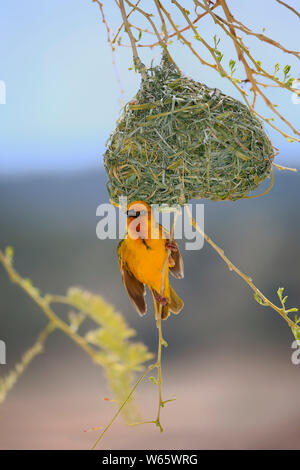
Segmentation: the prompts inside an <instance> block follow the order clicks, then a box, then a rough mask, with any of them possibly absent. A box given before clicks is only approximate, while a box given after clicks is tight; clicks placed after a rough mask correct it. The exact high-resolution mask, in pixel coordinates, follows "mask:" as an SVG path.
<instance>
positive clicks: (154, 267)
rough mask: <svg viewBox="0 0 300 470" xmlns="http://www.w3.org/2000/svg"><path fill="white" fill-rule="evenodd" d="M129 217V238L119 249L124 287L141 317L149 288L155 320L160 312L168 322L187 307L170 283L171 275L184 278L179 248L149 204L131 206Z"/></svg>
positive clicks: (129, 206)
mask: <svg viewBox="0 0 300 470" xmlns="http://www.w3.org/2000/svg"><path fill="white" fill-rule="evenodd" d="M126 215H127V223H126V228H127V229H126V235H125V238H124V239H123V240H121V242H120V243H119V245H118V250H117V251H118V259H119V266H120V271H121V274H122V281H123V284H124V286H125V289H126V291H127V294H128V296H129V299H130V301H131V302H132V304H133V306H134V307H135V309H136V310H137V312H138V313H139V314H140V315H141V316H143V315H145V313H146V311H147V305H146V301H145V294H146V289H145V286H147V287H148V288H149V290H150V291H151V293H152V296H153V302H154V309H155V315H156V318H158V316H159V312H160V315H161V319H163V320H166V319H167V318H168V317H169V315H170V312H172V313H174V314H178V313H179V312H180V311H181V310H182V308H183V305H184V303H183V301H182V299H181V298H180V297H179V296H178V295H177V294H176V292H175V291H174V289H173V288H172V286H171V285H170V283H169V272H170V273H171V274H172V275H173V276H174V277H175V278H177V279H182V278H183V277H184V265H183V260H182V256H181V253H180V251H179V247H178V245H177V242H176V240H174V239H173V237H171V236H170V233H169V232H168V231H167V230H166V229H165V228H164V227H163V226H162V225H160V224H158V223H157V222H156V219H155V215H154V213H153V211H152V209H151V207H150V206H149V205H148V204H147V203H146V202H144V201H134V202H132V203H130V204H129V205H128V207H127V212H126ZM168 253H169V254H168ZM167 255H168V259H167ZM166 260H167V261H166ZM163 272H164V282H163V293H162V294H161V290H162V274H163Z"/></svg>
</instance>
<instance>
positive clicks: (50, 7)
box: [0, 0, 300, 174]
mask: <svg viewBox="0 0 300 470" xmlns="http://www.w3.org/2000/svg"><path fill="white" fill-rule="evenodd" d="M149 2H150V0H142V3H141V4H143V3H144V5H147V4H148V5H149ZM190 3H191V2H190V1H189V0H187V1H186V2H185V5H186V6H187V7H188V6H189V4H190ZM289 3H290V4H291V5H293V6H295V7H296V6H297V3H298V0H290V1H289ZM165 4H166V5H167V4H169V9H170V10H171V9H172V8H174V7H172V5H171V2H170V0H165ZM103 5H104V9H105V12H106V16H107V19H108V21H109V24H110V25H111V27H112V29H113V30H116V29H117V28H118V26H119V25H120V17H119V12H118V10H117V9H116V8H115V3H114V2H113V0H103ZM230 5H231V8H232V11H233V12H234V14H235V16H236V17H237V18H240V19H241V21H243V22H245V23H246V24H247V25H248V26H249V27H251V28H253V29H254V30H255V31H262V29H263V28H264V27H265V28H266V34H268V35H269V36H271V37H274V38H276V40H278V41H280V42H282V43H283V44H285V45H286V47H289V48H291V49H296V50H297V46H298V45H299V42H300V41H299V31H300V28H299V20H298V19H297V17H296V16H295V15H293V14H292V13H290V12H289V11H288V10H286V9H285V8H283V7H282V6H280V5H278V4H276V2H275V0H264V1H263V2H261V0H251V1H250V0H230ZM178 20H179V17H178ZM216 32H217V31H216V29H215V26H214V25H213V24H212V22H211V21H209V20H206V21H203V22H202V23H201V34H203V36H205V38H206V39H207V40H208V42H210V43H211V44H212V42H213V36H214V34H216ZM218 34H219V33H218ZM122 36H124V37H123V42H125V41H127V38H126V37H125V34H123V35H122ZM219 36H220V37H221V39H222V40H221V46H222V47H221V48H222V51H223V52H224V59H223V60H224V64H226V63H227V64H228V61H229V60H230V58H234V50H232V47H231V44H230V43H229V42H228V41H227V39H226V38H223V37H222V35H221V34H219ZM246 44H247V45H249V46H255V51H256V57H257V59H259V60H261V61H262V63H263V64H265V65H266V67H267V68H268V70H272V71H273V68H274V64H275V63H276V62H279V63H280V65H281V66H282V67H284V66H285V65H286V64H291V65H292V73H293V76H295V77H298V76H299V75H300V71H299V65H298V61H297V59H296V58H294V57H291V56H289V57H284V55H283V54H281V53H280V52H279V51H278V50H277V49H275V48H273V47H268V46H267V47H266V46H261V44H259V42H257V41H256V40H255V39H252V38H249V39H248V38H247V41H246ZM197 47H199V48H200V49H199V51H200V52H201V53H203V55H204V56H205V52H204V51H202V50H201V45H200V44H197ZM298 49H299V48H298ZM172 53H173V57H174V58H175V60H176V61H177V63H178V65H179V66H180V68H181V69H182V70H183V71H184V73H185V74H186V75H188V76H191V77H192V78H194V79H195V80H198V81H202V82H204V83H206V84H207V85H208V86H211V87H216V88H220V89H221V90H222V91H224V92H225V93H228V94H230V95H232V96H234V97H236V98H239V96H238V95H237V93H236V90H235V89H234V88H233V86H232V85H231V84H230V83H229V82H228V81H227V80H225V79H222V78H221V77H220V76H219V75H218V74H217V73H215V72H214V71H210V70H208V69H207V68H205V67H203V66H201V64H200V63H199V62H197V61H196V60H195V58H194V57H193V56H192V55H191V54H190V53H189V52H188V51H187V50H186V49H185V48H184V47H183V46H181V45H180V44H177V43H176V41H175V42H174V44H173V45H172ZM159 57H160V50H159V49H158V48H156V49H153V50H151V51H150V50H146V49H143V53H142V60H143V61H144V63H145V64H147V65H150V63H151V60H154V61H155V62H157V61H158V60H159ZM116 63H117V69H118V73H119V75H120V77H121V82H122V86H123V88H124V90H125V93H124V99H125V101H128V100H130V99H131V98H132V97H133V96H134V94H135V93H136V91H137V89H138V86H139V75H138V74H136V73H135V72H134V71H132V70H131V71H130V70H128V69H129V68H130V67H131V66H132V58H131V53H130V49H129V48H119V49H118V51H117V53H116ZM1 81H2V82H1ZM1 83H5V86H6V104H0V142H1V143H0V174H1V173H2V174H15V173H24V172H29V173H31V172H41V171H61V170H66V171H72V170H74V169H76V170H77V169H84V168H96V167H97V166H99V165H100V166H101V165H102V163H101V161H102V154H103V152H104V149H105V142H106V140H107V138H108V137H109V134H110V133H111V132H112V131H113V129H114V126H115V123H116V120H117V118H118V116H119V115H120V110H121V93H120V87H119V84H118V82H117V80H116V74H115V70H114V67H113V65H112V58H111V50H110V48H109V46H108V44H107V41H106V30H105V27H104V25H103V23H102V21H101V16H100V12H99V8H98V6H97V5H96V4H95V3H93V2H92V1H91V0H51V2H45V1H42V2H39V1H37V0H26V2H24V0H15V1H14V2H12V1H10V0H2V1H1V4H0V84H1ZM272 96H273V97H274V102H275V103H276V104H278V105H279V107H280V109H281V111H282V113H283V114H285V115H287V117H288V118H289V119H290V120H291V121H293V123H294V124H295V126H296V127H297V125H298V127H299V121H300V119H299V115H300V104H298V105H297V104H293V102H292V99H291V96H290V94H289V93H288V92H279V93H278V92H277V91H276V90H274V91H273V92H272ZM258 110H260V111H262V112H265V114H266V115H267V116H270V112H269V111H268V110H266V109H265V108H264V106H263V105H262V104H259V107H258ZM267 131H268V133H269V135H270V137H271V138H272V139H273V143H274V144H275V145H276V146H277V147H279V149H280V151H281V154H280V156H279V158H278V160H277V161H278V163H281V164H290V163H293V164H297V162H298V161H300V152H299V148H300V147H299V144H297V143H293V144H289V143H288V142H287V141H286V140H285V139H284V138H282V137H280V136H279V135H278V134H277V133H274V132H273V131H272V130H270V128H269V127H268V128H267Z"/></svg>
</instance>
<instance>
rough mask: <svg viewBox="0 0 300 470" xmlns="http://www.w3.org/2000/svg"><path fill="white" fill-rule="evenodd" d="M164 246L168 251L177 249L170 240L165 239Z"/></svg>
mask: <svg viewBox="0 0 300 470" xmlns="http://www.w3.org/2000/svg"><path fill="white" fill-rule="evenodd" d="M166 248H167V249H168V250H170V251H178V247H177V245H176V243H175V242H172V241H170V240H169V241H167V243H166Z"/></svg>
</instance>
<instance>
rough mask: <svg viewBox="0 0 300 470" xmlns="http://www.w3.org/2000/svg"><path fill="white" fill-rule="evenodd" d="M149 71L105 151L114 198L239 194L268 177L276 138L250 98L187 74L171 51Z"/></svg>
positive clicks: (172, 199) (168, 199)
mask: <svg viewBox="0 0 300 470" xmlns="http://www.w3.org/2000/svg"><path fill="white" fill-rule="evenodd" d="M146 75H147V76H146V79H145V80H142V84H141V88H140V90H139V91H138V93H137V94H136V97H135V98H134V100H133V101H131V102H130V103H128V104H127V105H126V106H125V107H124V110H123V113H122V115H121V117H120V119H119V121H118V123H117V126H116V129H115V131H114V132H113V133H112V135H111V136H110V138H109V140H108V143H107V150H106V152H105V154H104V166H105V168H106V171H107V174H108V192H109V195H110V197H111V199H112V200H113V201H114V202H116V203H117V202H118V198H119V197H120V196H127V198H128V200H129V202H130V201H133V200H143V201H146V202H148V203H150V204H162V203H165V204H167V205H169V206H172V205H174V204H180V205H183V204H184V203H186V202H187V201H188V200H190V199H202V198H205V199H210V200H213V201H221V200H237V199H242V198H244V197H246V196H247V195H248V193H249V192H250V191H253V190H254V189H256V188H257V187H258V185H259V184H260V183H261V182H262V181H263V180H265V178H266V177H267V176H269V174H270V171H271V168H272V161H273V158H274V152H273V147H272V143H271V141H270V139H269V138H268V136H267V135H266V133H265V132H264V129H263V126H262V124H261V122H260V121H259V120H258V119H257V118H256V117H255V116H254V115H253V114H251V113H250V111H249V110H248V108H247V107H246V106H245V105H244V104H242V103H241V102H240V101H238V100H236V99H234V98H232V97H230V96H227V95H225V94H223V93H222V92H221V91H219V90H217V89H211V88H209V87H207V86H206V85H204V84H202V83H199V82H196V81H194V80H192V79H189V78H186V77H184V76H182V75H180V74H179V73H178V71H177V69H176V67H175V66H174V65H173V64H171V63H170V62H169V61H168V60H167V58H166V57H163V59H162V62H161V64H160V65H159V66H157V67H152V68H150V69H147V72H146Z"/></svg>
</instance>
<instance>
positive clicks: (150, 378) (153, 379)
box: [149, 376, 158, 385]
mask: <svg viewBox="0 0 300 470" xmlns="http://www.w3.org/2000/svg"><path fill="white" fill-rule="evenodd" d="M149 380H150V382H152V383H153V384H154V385H158V382H157V380H156V378H155V377H152V376H151V377H149Z"/></svg>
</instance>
